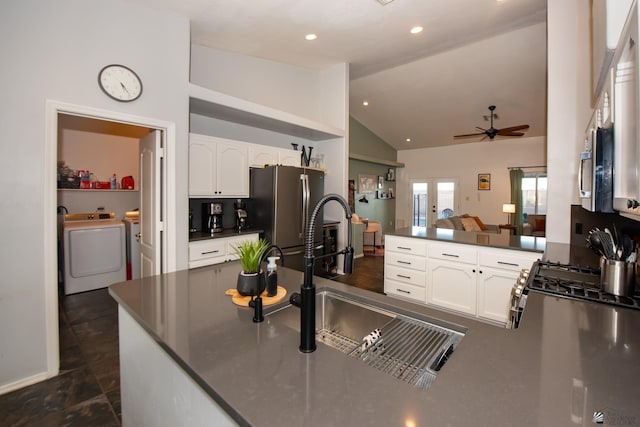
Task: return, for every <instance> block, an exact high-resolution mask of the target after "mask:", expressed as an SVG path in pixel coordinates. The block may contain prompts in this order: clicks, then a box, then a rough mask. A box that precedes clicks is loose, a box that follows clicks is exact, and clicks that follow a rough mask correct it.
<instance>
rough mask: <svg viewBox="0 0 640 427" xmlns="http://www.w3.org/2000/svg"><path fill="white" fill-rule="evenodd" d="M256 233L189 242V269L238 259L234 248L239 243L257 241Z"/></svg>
mask: <svg viewBox="0 0 640 427" xmlns="http://www.w3.org/2000/svg"><path fill="white" fill-rule="evenodd" d="M258 237H259V236H258V233H254V234H243V235H242V236H233V237H218V238H215V239H207V240H198V241H195V242H189V268H196V267H203V266H205V265H213V264H220V263H222V262H226V261H234V260H236V259H238V257H237V255H236V254H235V251H234V248H235V246H237V245H238V244H239V243H240V242H244V241H250V240H258Z"/></svg>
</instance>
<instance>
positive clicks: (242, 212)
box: [233, 199, 248, 231]
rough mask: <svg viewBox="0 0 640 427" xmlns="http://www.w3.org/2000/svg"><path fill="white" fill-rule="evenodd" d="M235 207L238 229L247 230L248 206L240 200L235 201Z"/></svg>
mask: <svg viewBox="0 0 640 427" xmlns="http://www.w3.org/2000/svg"><path fill="white" fill-rule="evenodd" d="M233 208H234V209H235V212H236V213H235V217H236V230H238V231H242V230H246V229H247V227H248V222H247V207H246V204H245V202H243V201H242V200H239V199H238V201H236V202H234V203H233Z"/></svg>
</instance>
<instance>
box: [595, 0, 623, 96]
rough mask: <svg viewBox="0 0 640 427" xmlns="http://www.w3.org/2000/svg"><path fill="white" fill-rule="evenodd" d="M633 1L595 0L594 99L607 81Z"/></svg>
mask: <svg viewBox="0 0 640 427" xmlns="http://www.w3.org/2000/svg"><path fill="white" fill-rule="evenodd" d="M632 3H633V0H593V1H592V4H591V19H592V43H591V46H592V56H591V57H592V61H593V64H592V67H593V69H592V73H591V75H592V76H593V94H594V99H597V98H599V95H600V92H601V90H602V88H603V86H604V84H605V80H606V79H607V74H608V72H609V70H610V68H611V64H612V61H613V57H614V54H615V51H616V48H617V47H618V42H619V40H620V35H621V34H622V29H623V28H624V24H625V21H626V20H627V17H628V16H629V12H630V10H631V5H632Z"/></svg>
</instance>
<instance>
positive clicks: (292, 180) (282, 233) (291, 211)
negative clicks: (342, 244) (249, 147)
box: [250, 166, 324, 274]
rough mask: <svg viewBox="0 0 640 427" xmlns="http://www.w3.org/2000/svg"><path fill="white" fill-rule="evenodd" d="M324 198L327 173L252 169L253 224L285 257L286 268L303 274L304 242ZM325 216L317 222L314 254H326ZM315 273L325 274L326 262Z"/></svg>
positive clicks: (291, 168)
mask: <svg viewBox="0 0 640 427" xmlns="http://www.w3.org/2000/svg"><path fill="white" fill-rule="evenodd" d="M323 195H324V173H323V172H321V171H317V170H311V169H306V168H299V167H295V166H267V167H265V168H252V169H251V205H252V210H253V211H252V212H250V214H251V217H252V222H253V224H254V225H255V226H256V227H258V228H261V229H263V230H264V238H265V239H266V240H267V241H269V242H270V243H273V244H274V245H278V246H279V247H280V248H281V249H282V251H283V253H284V257H285V260H284V265H285V267H288V268H293V269H295V270H299V271H303V266H304V263H303V257H304V249H305V248H304V240H305V235H306V231H307V228H308V223H309V219H310V218H311V213H312V212H313V208H314V207H315V206H316V204H317V203H318V202H319V201H320V199H321V198H322V196H323ZM322 226H323V212H320V214H319V215H318V217H317V219H316V227H315V231H314V248H315V249H314V254H315V255H321V254H322V252H323V251H322ZM314 271H315V272H316V274H319V273H320V272H321V271H322V261H321V260H317V261H316V262H315V266H314Z"/></svg>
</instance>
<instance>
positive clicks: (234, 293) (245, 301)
mask: <svg viewBox="0 0 640 427" xmlns="http://www.w3.org/2000/svg"><path fill="white" fill-rule="evenodd" d="M224 294H225V295H230V296H231V301H233V303H234V304H236V305H240V306H242V307H248V306H249V301H251V297H250V296H242V295H240V294H239V293H238V290H237V289H227V290H226V291H225V293H224ZM286 296H287V290H286V289H285V288H283V287H282V286H279V285H278V292H277V293H276V294H275V295H274V296H272V297H268V296H267V291H264V292H263V293H262V306H263V307H264V306H267V305H271V304H275V303H277V302H280V301H282V300H283V299H284V297H286Z"/></svg>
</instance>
